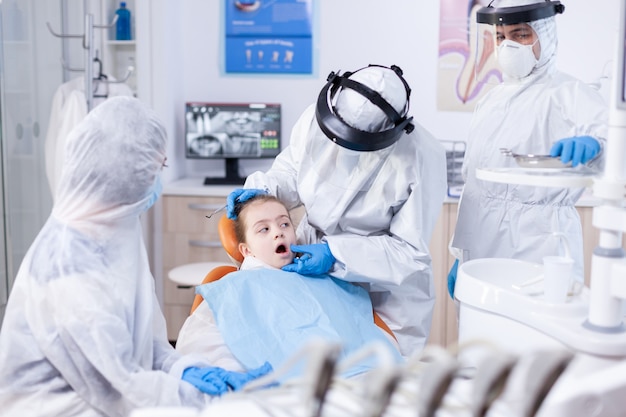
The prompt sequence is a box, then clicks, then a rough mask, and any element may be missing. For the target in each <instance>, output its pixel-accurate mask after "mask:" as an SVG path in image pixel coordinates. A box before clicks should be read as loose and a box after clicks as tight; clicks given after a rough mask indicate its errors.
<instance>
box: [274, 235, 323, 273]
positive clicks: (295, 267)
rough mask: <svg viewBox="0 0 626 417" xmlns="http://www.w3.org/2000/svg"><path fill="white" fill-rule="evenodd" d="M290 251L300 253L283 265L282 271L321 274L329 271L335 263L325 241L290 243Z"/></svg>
mask: <svg viewBox="0 0 626 417" xmlns="http://www.w3.org/2000/svg"><path fill="white" fill-rule="evenodd" d="M291 251H292V252H294V253H296V252H299V253H302V255H301V256H300V257H299V258H294V260H293V263H290V264H289V265H285V266H283V268H282V269H283V271H288V272H297V273H299V274H302V275H322V274H326V273H327V272H328V271H330V268H332V267H333V264H334V263H335V257H334V256H333V254H332V253H331V252H330V248H329V247H328V243H326V242H324V243H314V244H312V245H291Z"/></svg>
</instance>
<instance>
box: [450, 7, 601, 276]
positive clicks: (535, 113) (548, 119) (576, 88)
mask: <svg viewBox="0 0 626 417" xmlns="http://www.w3.org/2000/svg"><path fill="white" fill-rule="evenodd" d="M530 3H538V1H537V0H531V1H529V0H522V1H520V0H507V1H503V2H500V4H499V5H498V7H500V6H520V5H523V4H530ZM529 25H530V26H531V27H532V29H533V30H534V31H535V33H536V34H537V35H538V38H539V44H540V46H541V55H540V57H539V59H538V61H537V63H536V65H535V66H534V68H533V69H532V71H531V72H530V74H529V75H527V76H525V77H523V78H521V79H517V78H514V77H509V76H507V75H506V74H504V82H503V83H502V84H500V85H498V86H496V87H494V88H493V89H492V90H491V91H489V93H487V94H486V95H485V97H484V98H483V99H481V101H480V102H479V103H478V105H477V107H476V109H475V112H474V115H473V118H472V122H471V125H470V131H469V136H468V141H467V151H466V154H465V160H464V163H463V168H462V172H463V176H464V179H465V187H464V189H463V193H462V196H461V200H460V203H459V213H458V219H457V225H456V230H455V235H454V239H453V241H452V245H451V246H452V247H453V248H456V249H458V250H460V251H462V255H461V254H460V253H458V252H457V254H458V256H460V257H462V260H463V261H468V260H471V259H478V258H515V259H522V260H526V261H530V262H537V263H542V258H543V257H544V256H548V255H558V254H561V255H563V251H564V248H563V245H562V243H561V242H560V239H559V238H555V237H551V235H552V233H553V232H560V233H563V234H565V236H566V238H567V240H568V241H569V245H570V248H571V254H572V257H573V258H574V260H575V266H574V274H575V277H576V279H578V280H582V279H583V242H582V229H581V223H580V218H579V216H578V213H577V211H576V208H575V206H574V204H575V203H576V201H577V200H578V199H579V197H580V196H581V195H582V193H583V191H584V190H583V189H580V188H578V189H566V188H552V187H539V186H527V185H516V184H500V183H495V182H489V181H482V180H479V179H477V178H476V169H477V168H499V167H515V166H516V163H515V161H514V159H513V158H509V157H505V156H503V155H502V153H501V152H500V148H508V149H511V150H513V151H514V152H515V153H519V154H539V155H541V154H549V153H550V149H551V147H552V145H553V143H554V142H556V141H558V140H560V139H563V138H568V137H575V136H591V137H593V138H595V139H597V140H598V141H599V142H600V143H603V142H604V140H605V138H606V136H607V120H608V112H607V110H608V109H607V106H606V104H605V103H604V100H603V98H602V96H601V95H600V94H599V92H598V91H596V90H595V89H593V88H591V87H590V86H589V85H587V84H585V83H583V82H582V81H579V80H577V79H575V78H573V77H571V76H569V75H567V74H564V73H562V72H560V71H558V70H557V69H556V50H557V32H556V23H555V17H554V16H551V17H548V18H544V19H539V20H536V21H533V22H529ZM601 164H602V158H599V159H597V160H596V161H594V162H592V164H591V166H592V167H594V168H595V169H596V170H598V169H600V168H601ZM594 165H595V166H594Z"/></svg>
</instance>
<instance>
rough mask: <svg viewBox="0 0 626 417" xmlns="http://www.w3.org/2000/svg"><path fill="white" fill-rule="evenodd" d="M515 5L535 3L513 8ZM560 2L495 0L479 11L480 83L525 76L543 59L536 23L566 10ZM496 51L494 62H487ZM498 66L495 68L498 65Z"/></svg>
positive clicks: (476, 63)
mask: <svg viewBox="0 0 626 417" xmlns="http://www.w3.org/2000/svg"><path fill="white" fill-rule="evenodd" d="M495 3H498V4H497V6H503V5H504V6H510V5H511V4H520V3H531V4H524V5H519V6H512V7H494V4H495ZM564 10H565V6H563V5H562V4H561V3H560V2H559V1H549V0H546V1H538V0H530V1H529V0H502V1H498V0H494V1H492V2H491V3H489V5H488V6H487V7H483V8H481V9H479V10H478V11H477V12H476V23H477V24H476V30H477V36H476V40H477V42H478V44H477V45H476V57H475V61H474V62H475V75H476V79H477V81H479V82H484V83H491V84H494V83H495V84H497V83H499V82H501V81H502V78H503V77H504V78H509V79H523V78H525V77H527V76H528V75H530V74H531V73H532V72H533V69H535V68H536V67H537V65H538V63H539V61H540V57H541V52H542V50H541V49H542V45H541V42H540V37H539V36H538V34H537V32H536V31H535V30H534V29H533V22H536V21H537V20H541V19H547V18H549V17H552V16H554V15H556V14H560V13H563V11H564ZM491 54H494V56H495V60H490V62H491V63H495V64H492V65H491V66H489V67H487V66H486V65H485V63H486V61H487V60H488V58H489V57H490V56H491ZM494 66H495V67H494Z"/></svg>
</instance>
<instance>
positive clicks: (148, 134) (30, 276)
mask: <svg viewBox="0 0 626 417" xmlns="http://www.w3.org/2000/svg"><path fill="white" fill-rule="evenodd" d="M164 163H165V131H164V129H163V127H162V125H161V124H160V122H159V121H158V120H157V119H156V117H155V115H154V114H153V113H152V112H150V111H149V110H148V109H146V108H145V107H144V106H143V105H142V104H141V103H140V102H139V101H138V100H137V99H135V98H131V97H117V98H111V99H109V100H107V101H106V102H104V103H103V104H101V105H100V106H98V107H97V108H96V109H94V110H93V111H92V112H91V113H89V114H88V115H87V117H86V118H85V119H83V121H82V122H81V123H80V124H79V125H77V127H76V128H74V129H73V130H72V132H71V133H70V135H69V137H68V139H67V153H66V158H65V161H64V168H63V172H62V176H61V178H60V182H59V186H58V188H57V191H58V192H57V195H56V199H55V204H54V207H53V210H52V214H51V216H50V217H49V218H48V220H47V222H46V223H45V225H44V226H43V228H42V230H41V231H40V233H39V235H38V236H37V237H36V239H35V241H34V242H33V244H32V246H31V247H30V249H29V250H28V252H27V254H26V256H25V257H24V260H23V262H22V265H21V266H20V269H19V271H18V273H17V277H16V279H15V285H14V286H13V289H12V291H11V293H10V296H9V301H8V305H7V309H6V314H5V317H4V322H3V325H2V331H1V332H0V414H2V415H3V416H37V417H43V416H51V417H60V416H63V417H67V416H83V417H84V416H119V417H126V416H128V415H129V414H130V412H131V411H132V410H133V409H135V408H139V407H155V406H190V407H197V408H202V407H204V406H205V405H206V404H207V403H208V402H209V401H210V400H211V399H212V398H213V397H211V396H209V395H205V394H203V392H201V391H200V390H203V391H204V392H207V393H210V392H213V393H215V394H216V395H217V394H220V393H222V392H225V391H226V390H228V389H230V388H236V387H237V386H239V385H241V384H239V383H241V382H242V381H243V382H245V379H246V378H247V377H248V376H250V377H251V375H249V374H237V373H230V372H226V371H223V370H221V369H219V368H212V367H210V366H209V365H210V364H208V363H206V362H205V360H204V359H202V358H201V357H193V356H182V355H180V354H179V353H178V352H176V351H175V350H174V348H173V347H172V346H171V345H170V344H169V342H168V340H167V336H166V331H165V319H164V317H163V315H162V313H161V310H160V307H159V303H158V301H157V299H156V295H155V292H154V279H153V277H152V274H151V273H150V268H149V265H148V258H147V255H146V250H145V247H144V242H143V239H142V232H141V222H140V219H139V216H140V215H141V214H142V213H144V212H145V211H146V210H148V208H150V206H151V205H152V204H153V203H154V201H155V200H156V199H157V198H158V196H159V192H160V182H159V174H160V170H161V168H162V166H163V165H164ZM198 366H203V368H198ZM266 370H267V369H266ZM241 377H244V378H243V380H242V379H241ZM181 378H183V379H185V380H183V379H181ZM250 379H251V378H250ZM229 380H230V381H231V382H234V383H233V384H231V383H230V382H228V381H229ZM226 385H228V386H226ZM199 389H200V390H199Z"/></svg>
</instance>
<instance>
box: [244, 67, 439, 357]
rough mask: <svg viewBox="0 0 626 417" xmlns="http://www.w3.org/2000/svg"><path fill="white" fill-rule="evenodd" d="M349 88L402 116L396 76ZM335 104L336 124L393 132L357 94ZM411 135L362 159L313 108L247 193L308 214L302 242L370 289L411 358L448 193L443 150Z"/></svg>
mask: <svg viewBox="0 0 626 417" xmlns="http://www.w3.org/2000/svg"><path fill="white" fill-rule="evenodd" d="M350 78H351V79H355V80H356V81H358V82H360V83H363V84H365V85H367V86H368V87H369V88H371V89H373V90H375V91H378V92H379V93H380V95H381V96H382V97H383V98H384V99H385V100H386V101H387V102H389V103H390V104H391V105H392V106H393V107H394V108H395V109H396V110H397V111H398V112H399V113H402V112H403V108H404V107H405V105H406V104H407V97H406V92H405V87H404V86H403V85H402V83H401V81H400V78H399V77H398V76H397V75H396V74H395V73H394V72H393V71H391V70H390V69H389V68H382V67H368V68H366V69H362V70H360V71H357V72H355V73H354V74H353V75H352V76H350ZM337 95H338V96H339V97H338V98H337V105H336V110H337V114H339V115H340V117H341V118H342V119H343V120H344V121H346V122H347V123H348V124H350V125H351V126H352V127H355V128H358V129H360V130H363V131H370V132H376V131H379V130H380V129H381V127H382V129H386V128H387V127H385V126H384V125H383V123H382V121H384V120H385V118H384V115H383V114H382V112H381V110H380V109H378V108H377V107H376V106H374V105H373V104H372V103H371V102H369V100H367V99H366V98H365V97H363V96H361V95H360V94H357V93H355V92H353V91H351V90H345V91H343V90H342V91H339V92H338V93H337ZM414 125H415V129H414V130H413V131H412V132H411V133H410V134H405V133H404V132H402V135H401V136H400V139H399V140H398V141H397V142H395V143H394V144H392V145H391V146H388V147H386V148H383V149H380V150H376V151H369V152H358V151H353V150H349V149H346V148H344V147H342V146H339V145H337V144H336V143H334V142H333V141H331V140H330V139H329V138H328V137H327V136H326V135H325V134H324V133H323V132H322V130H321V129H320V127H319V125H318V122H317V121H316V116H315V105H312V106H310V107H309V108H307V109H306V110H305V111H304V112H303V114H302V115H301V116H300V118H299V120H298V121H297V122H296V124H295V126H294V128H293V130H292V133H291V138H290V142H289V146H288V147H287V148H285V149H284V150H283V151H282V152H281V154H280V155H278V157H277V158H276V160H275V161H274V163H273V165H272V167H271V169H270V170H268V171H267V172H265V173H263V172H256V173H253V174H252V175H250V176H249V177H248V178H247V180H246V183H245V188H260V189H267V190H269V192H270V193H272V194H274V195H276V196H277V197H278V198H279V199H280V200H282V201H283V202H284V203H285V204H286V205H287V206H288V208H289V209H292V208H294V207H297V206H300V205H304V208H305V209H306V214H305V216H304V218H303V219H302V221H301V222H300V224H299V226H298V230H297V236H298V242H299V243H301V244H312V243H318V242H321V241H322V239H323V240H324V241H326V242H327V243H328V245H329V247H330V250H331V252H332V254H333V256H334V257H335V259H336V262H335V264H334V267H333V269H332V270H331V271H330V275H332V276H334V277H336V278H340V279H342V280H345V281H349V282H359V283H363V285H364V286H365V288H367V289H368V290H369V293H370V296H371V299H372V304H373V306H374V309H375V310H376V312H377V313H378V314H379V315H380V316H381V318H382V319H383V320H384V321H385V323H386V324H387V325H388V326H389V327H390V328H391V330H392V331H393V332H394V334H395V336H396V338H397V339H398V343H399V345H400V350H401V353H402V355H403V356H405V357H406V356H409V355H411V354H412V353H414V352H416V351H419V350H421V349H422V348H423V347H424V345H425V344H426V341H427V338H428V335H429V331H430V326H431V319H432V311H433V305H434V301H435V290H434V282H433V273H432V265H431V257H430V253H429V249H428V244H429V241H430V237H431V234H432V232H433V228H434V225H435V222H436V221H437V218H438V216H439V213H440V210H441V207H442V203H443V200H444V197H445V194H446V186H447V182H446V160H445V151H444V149H443V147H442V145H441V144H440V143H439V142H438V140H437V139H436V138H434V137H433V136H432V135H431V134H430V133H429V132H428V131H426V130H425V129H424V128H423V127H421V126H419V125H418V124H417V123H414Z"/></svg>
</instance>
